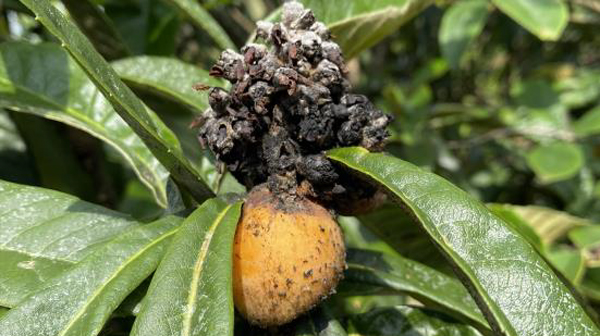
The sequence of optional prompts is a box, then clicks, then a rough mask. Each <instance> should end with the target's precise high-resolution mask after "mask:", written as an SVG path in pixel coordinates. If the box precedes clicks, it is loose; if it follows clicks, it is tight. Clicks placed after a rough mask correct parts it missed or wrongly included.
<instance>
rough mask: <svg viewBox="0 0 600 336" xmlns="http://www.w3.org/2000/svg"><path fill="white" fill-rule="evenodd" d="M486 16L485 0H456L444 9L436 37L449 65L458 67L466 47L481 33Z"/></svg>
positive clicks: (486, 6) (454, 67) (486, 3)
mask: <svg viewBox="0 0 600 336" xmlns="http://www.w3.org/2000/svg"><path fill="white" fill-rule="evenodd" d="M487 16H488V2H487V0H462V1H457V2H456V3H454V4H452V5H451V6H450V8H448V9H447V10H446V12H445V13H444V17H443V18H442V23H441V26H440V33H439V34H438V39H439V42H440V47H441V49H442V55H444V58H446V60H447V61H448V64H449V65H450V67H452V68H453V69H458V67H459V66H460V63H461V59H463V55H464V53H465V51H466V49H467V47H468V46H469V44H470V43H471V41H473V40H474V39H475V38H476V37H477V36H478V35H479V34H480V33H481V30H482V29H483V26H484V25H485V21H486V19H487Z"/></svg>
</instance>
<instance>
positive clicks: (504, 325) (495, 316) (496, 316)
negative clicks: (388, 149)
mask: <svg viewBox="0 0 600 336" xmlns="http://www.w3.org/2000/svg"><path fill="white" fill-rule="evenodd" d="M367 153H368V152H367V151H366V150H364V151H363V152H362V153H360V154H359V155H356V157H357V161H358V160H362V159H363V158H364V157H365V155H366V154H367ZM328 157H330V158H332V159H334V160H336V161H339V162H343V163H344V164H345V165H347V166H348V167H350V168H352V169H354V170H356V171H358V172H361V173H362V174H365V175H367V176H369V177H370V178H372V179H373V180H374V181H377V183H379V184H381V185H385V186H387V183H385V181H382V180H381V179H380V178H379V177H377V176H375V175H374V174H373V173H371V172H369V171H368V170H365V169H361V168H360V167H357V166H356V165H355V164H353V163H351V162H348V161H347V160H345V159H343V158H336V157H335V155H333V156H331V155H330V156H328ZM414 170H415V169H413V171H414ZM389 189H390V191H391V192H392V193H393V194H395V195H396V197H398V198H399V199H400V200H401V201H402V203H403V204H404V205H405V206H407V207H409V208H410V211H411V213H412V214H413V215H414V216H415V217H416V218H417V219H418V221H419V222H420V223H424V222H425V221H424V220H423V216H422V214H421V212H420V211H415V210H416V209H414V208H413V207H412V206H411V205H410V203H409V202H406V200H405V199H404V197H402V196H401V193H399V192H396V191H395V190H393V189H396V188H389ZM457 189H458V188H457ZM459 190H460V189H459ZM461 191H462V190H461ZM421 225H422V226H423V227H424V229H425V230H426V231H430V230H431V231H433V232H432V233H435V235H433V234H430V235H431V237H432V241H433V242H435V244H436V245H437V246H438V247H439V248H441V249H442V251H444V253H446V254H448V255H449V256H452V257H451V258H448V259H449V260H452V262H453V263H456V264H458V265H460V266H458V267H457V269H459V270H460V272H464V274H465V275H468V279H469V281H468V282H467V281H464V282H465V287H467V289H468V288H469V286H472V288H474V292H475V293H477V295H476V296H473V298H474V299H476V300H475V301H476V302H477V299H479V300H482V301H483V304H484V306H485V308H487V310H488V312H490V313H491V315H492V317H491V319H492V320H493V321H494V322H495V324H496V326H497V327H498V328H500V330H502V331H503V332H504V333H505V332H507V331H508V332H509V334H510V335H516V331H514V329H513V327H512V325H511V324H510V322H508V321H507V317H506V316H505V315H504V313H503V312H501V311H499V308H498V307H497V305H496V304H495V303H494V302H493V301H492V299H491V297H489V295H488V293H487V291H485V290H484V289H483V288H482V286H481V284H480V283H479V281H478V280H477V281H473V279H476V277H475V274H473V272H472V271H471V270H470V268H469V267H465V265H464V262H462V261H460V259H462V258H460V257H459V256H457V255H456V253H454V251H452V250H451V249H449V248H448V247H447V246H448V241H447V240H446V238H445V236H443V235H442V234H441V233H440V232H439V231H438V230H437V228H431V227H429V226H426V225H423V224H421ZM436 237H437V238H439V239H440V240H441V241H442V242H443V244H440V243H439V242H436ZM457 259H459V260H458V261H457ZM460 272H458V273H460ZM480 309H481V307H480ZM481 310H482V313H483V314H484V316H485V315H486V312H485V310H483V309H481ZM491 324H492V323H490V325H491Z"/></svg>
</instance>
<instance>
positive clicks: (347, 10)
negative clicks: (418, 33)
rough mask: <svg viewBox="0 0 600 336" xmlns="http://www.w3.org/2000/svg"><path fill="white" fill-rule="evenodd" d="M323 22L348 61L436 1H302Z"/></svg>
mask: <svg viewBox="0 0 600 336" xmlns="http://www.w3.org/2000/svg"><path fill="white" fill-rule="evenodd" d="M302 2H303V3H304V5H305V6H306V7H308V8H310V9H312V10H313V12H314V13H315V17H316V18H317V20H319V21H322V22H324V23H325V24H326V25H327V26H328V27H329V29H330V30H331V33H332V34H333V35H334V36H335V41H336V42H337V43H338V44H339V45H340V46H341V47H342V50H343V51H344V55H345V56H346V57H347V58H351V57H354V56H356V55H357V54H358V53H359V52H361V51H363V50H365V49H367V48H369V47H371V46H373V45H375V44H376V43H377V42H379V41H381V40H382V39H383V38H384V37H386V36H388V35H390V34H392V33H394V32H396V30H398V28H400V26H402V25H403V24H404V23H406V22H407V21H408V20H410V19H412V18H413V17H415V16H416V15H417V14H418V13H420V12H421V11H423V10H424V9H425V8H427V7H429V5H431V4H432V3H433V2H434V1H433V0H354V1H346V0H328V1H322V0H302Z"/></svg>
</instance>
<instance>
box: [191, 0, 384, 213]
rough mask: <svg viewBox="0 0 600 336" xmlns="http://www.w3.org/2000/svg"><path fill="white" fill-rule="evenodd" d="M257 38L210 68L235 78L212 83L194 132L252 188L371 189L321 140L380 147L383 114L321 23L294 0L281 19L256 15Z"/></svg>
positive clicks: (342, 192) (329, 193) (363, 192)
mask: <svg viewBox="0 0 600 336" xmlns="http://www.w3.org/2000/svg"><path fill="white" fill-rule="evenodd" d="M257 25H258V29H257V40H262V41H264V42H266V45H265V44H255V43H252V44H248V45H246V46H244V47H243V48H242V49H241V54H238V53H236V52H234V51H231V50H226V51H224V52H223V53H222V54H221V58H220V59H219V61H218V62H217V63H216V64H215V65H214V66H213V67H212V69H211V70H210V74H211V75H212V76H215V77H221V78H224V79H226V80H228V81H229V82H231V84H232V86H231V89H230V90H229V92H227V91H225V90H223V89H221V88H218V87H214V88H210V89H209V92H208V94H209V103H210V109H209V110H208V111H206V112H205V114H204V115H203V117H202V118H201V120H199V121H198V122H197V124H198V125H199V127H200V132H199V139H200V142H201V144H202V146H203V147H206V146H208V147H209V148H210V149H211V151H212V152H213V153H214V154H215V155H216V157H217V159H218V160H219V161H220V162H223V163H224V164H225V165H226V166H227V168H228V169H229V171H230V172H232V173H233V175H234V176H235V177H236V178H238V180H240V181H242V182H243V183H244V184H246V186H247V187H249V188H251V187H253V186H255V185H258V184H261V183H263V182H268V186H269V188H270V189H271V191H272V192H273V193H275V194H278V195H288V196H294V195H298V194H300V195H302V196H308V197H314V198H317V199H319V200H321V201H323V202H325V203H330V205H332V206H333V207H335V204H333V203H332V201H333V200H334V199H336V198H340V197H344V198H345V197H347V196H348V195H352V196H353V197H354V198H364V197H370V196H372V194H373V193H374V190H373V189H371V188H369V187H367V186H362V185H357V183H356V181H355V180H351V179H350V178H349V177H347V176H345V173H344V172H342V171H340V169H338V168H336V167H335V166H334V165H333V164H332V163H331V162H330V161H329V160H328V159H327V158H326V157H325V156H324V155H323V152H324V151H325V150H327V149H330V148H334V147H342V146H362V147H365V148H367V149H369V150H375V151H376V150H380V149H381V148H382V146H383V141H384V140H385V139H386V137H387V136H388V133H387V131H386V130H385V128H386V126H387V125H388V123H389V122H390V119H391V118H390V117H389V116H388V115H385V114H383V113H382V112H381V111H380V110H378V109H376V108H375V107H374V106H373V104H371V102H369V100H368V99H367V98H366V97H365V96H363V95H359V94H352V93H350V92H349V90H350V85H349V82H348V80H347V79H346V72H347V70H346V66H345V64H344V59H343V57H342V52H341V50H340V47H339V46H338V45H337V44H336V43H334V42H332V41H331V35H330V33H329V31H328V30H327V28H326V27H325V25H324V24H323V23H321V22H317V21H316V20H315V17H314V15H313V13H312V11H310V10H308V9H304V8H303V6H302V5H301V4H300V3H298V2H288V3H286V4H285V5H284V6H283V11H282V22H280V23H275V24H272V23H269V22H258V24H257Z"/></svg>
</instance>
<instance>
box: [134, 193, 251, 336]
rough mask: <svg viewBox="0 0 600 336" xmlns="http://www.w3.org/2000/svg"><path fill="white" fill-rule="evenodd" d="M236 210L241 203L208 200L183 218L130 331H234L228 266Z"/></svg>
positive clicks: (184, 334) (182, 333)
mask: <svg viewBox="0 0 600 336" xmlns="http://www.w3.org/2000/svg"><path fill="white" fill-rule="evenodd" d="M240 211H241V203H236V204H232V205H228V204H226V203H225V202H223V201H221V200H219V199H211V200H208V201H206V202H205V203H204V204H203V205H202V206H201V207H199V208H198V209H196V210H195V211H194V212H193V213H192V214H191V215H190V216H189V217H188V218H187V219H186V220H185V222H184V223H183V225H182V227H181V230H180V232H179V233H178V234H177V236H176V237H175V239H174V240H173V243H172V244H171V246H170V247H169V249H168V251H167V253H166V255H165V257H164V259H163V260H162V261H161V263H160V266H159V268H158V270H157V271H156V274H155V275H154V277H153V278H152V282H151V283H150V288H149V289H148V294H147V296H146V298H145V299H144V302H143V304H142V309H141V311H140V314H139V315H138V317H137V319H136V321H135V324H134V326H133V331H132V333H131V335H132V336H141V335H153V336H154V335H175V334H177V335H180V336H188V335H189V336H192V335H233V296H232V295H233V294H232V286H233V285H232V278H231V270H232V267H233V266H232V255H233V236H234V234H235V228H236V226H237V222H238V218H239V216H240ZM157 321H160V323H157Z"/></svg>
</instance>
